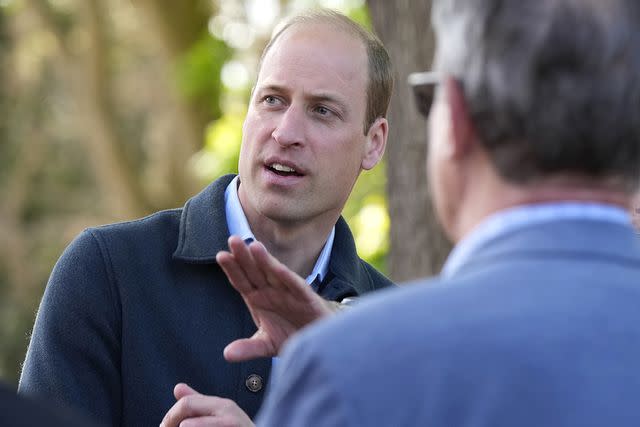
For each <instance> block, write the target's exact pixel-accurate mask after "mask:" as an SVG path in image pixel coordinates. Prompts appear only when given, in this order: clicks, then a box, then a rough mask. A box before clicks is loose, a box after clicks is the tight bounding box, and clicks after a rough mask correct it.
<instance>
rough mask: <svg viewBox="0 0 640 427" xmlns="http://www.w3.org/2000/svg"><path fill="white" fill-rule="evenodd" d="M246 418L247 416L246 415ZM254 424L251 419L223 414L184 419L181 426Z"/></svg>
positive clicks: (241, 425) (200, 426) (203, 426)
mask: <svg viewBox="0 0 640 427" xmlns="http://www.w3.org/2000/svg"><path fill="white" fill-rule="evenodd" d="M245 418H246V417H245ZM253 425H254V424H253V423H252V422H251V420H249V419H246V420H245V419H242V420H239V419H238V418H236V417H234V416H232V415H222V416H215V417H198V418H191V419H188V420H184V421H183V422H182V423H181V424H180V427H228V426H237V427H244V426H247V427H249V426H253Z"/></svg>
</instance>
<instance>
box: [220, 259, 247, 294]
mask: <svg viewBox="0 0 640 427" xmlns="http://www.w3.org/2000/svg"><path fill="white" fill-rule="evenodd" d="M216 261H217V262H218V265H220V267H221V268H222V271H224V274H225V275H226V276H227V279H229V282H231V285H232V286H233V287H234V288H235V289H236V290H237V291H238V292H240V293H241V294H245V295H246V294H248V293H249V292H251V291H252V290H253V286H252V285H251V282H249V279H248V277H247V275H246V274H245V273H244V270H243V269H242V268H241V267H240V265H239V264H238V262H237V261H236V259H235V257H234V256H233V255H232V254H231V253H229V252H226V251H221V252H218V253H217V254H216Z"/></svg>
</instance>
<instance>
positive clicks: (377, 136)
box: [360, 117, 389, 170]
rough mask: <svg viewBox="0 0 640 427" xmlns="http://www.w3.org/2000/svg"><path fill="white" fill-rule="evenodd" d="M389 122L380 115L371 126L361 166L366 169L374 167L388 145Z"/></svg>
mask: <svg viewBox="0 0 640 427" xmlns="http://www.w3.org/2000/svg"><path fill="white" fill-rule="evenodd" d="M388 134H389V123H388V122H387V119H385V118H384V117H378V118H377V119H376V121H375V122H373V124H372V125H371V126H370V127H369V131H368V132H367V135H366V141H365V147H364V154H363V156H362V162H361V163H360V166H361V167H362V169H364V170H369V169H372V168H373V167H374V166H375V165H377V164H378V162H379V161H380V159H382V155H383V154H384V149H385V148H386V146H387V136H388Z"/></svg>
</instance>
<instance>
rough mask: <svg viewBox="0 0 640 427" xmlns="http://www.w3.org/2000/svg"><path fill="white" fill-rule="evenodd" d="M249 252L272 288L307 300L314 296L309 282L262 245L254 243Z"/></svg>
mask: <svg viewBox="0 0 640 427" xmlns="http://www.w3.org/2000/svg"><path fill="white" fill-rule="evenodd" d="M249 250H250V251H251V254H252V255H253V258H254V260H255V262H256V265H257V266H258V268H259V269H260V270H261V271H262V273H263V274H264V276H265V279H266V280H267V281H268V282H269V284H270V285H271V286H272V287H274V288H278V289H280V290H286V291H288V292H290V293H292V294H295V295H297V296H299V297H305V299H306V298H311V297H312V296H313V295H314V292H313V290H312V289H311V288H310V287H309V285H308V284H307V282H305V280H304V279H303V278H302V277H300V276H298V274H296V273H294V272H293V271H291V270H290V269H289V268H288V267H287V266H286V265H284V264H282V263H281V262H280V261H278V260H277V259H276V258H275V257H274V256H272V255H271V254H270V253H269V252H268V251H267V249H266V248H265V247H264V245H263V244H262V243H260V242H256V243H252V244H251V246H250V247H249Z"/></svg>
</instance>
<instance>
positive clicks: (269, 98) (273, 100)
mask: <svg viewBox="0 0 640 427" xmlns="http://www.w3.org/2000/svg"><path fill="white" fill-rule="evenodd" d="M262 102H264V103H265V104H267V105H278V104H279V103H280V99H278V98H277V97H275V96H273V95H266V96H264V97H263V98H262Z"/></svg>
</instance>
